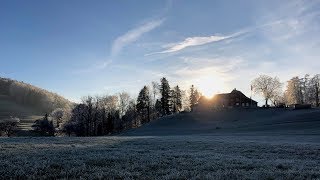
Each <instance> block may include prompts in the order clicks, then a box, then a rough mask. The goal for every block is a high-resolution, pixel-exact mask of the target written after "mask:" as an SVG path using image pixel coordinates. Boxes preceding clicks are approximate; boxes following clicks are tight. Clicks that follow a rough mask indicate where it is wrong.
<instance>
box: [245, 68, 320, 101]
mask: <svg viewBox="0 0 320 180" xmlns="http://www.w3.org/2000/svg"><path fill="white" fill-rule="evenodd" d="M251 87H252V89H253V91H254V92H255V93H257V94H261V95H262V96H263V97H264V99H265V105H264V106H269V104H268V102H269V101H271V102H272V105H274V106H279V105H293V104H310V105H312V106H315V107H319V95H320V74H316V75H314V76H310V75H309V74H306V75H305V76H304V77H299V76H295V77H292V78H291V79H290V80H288V81H287V86H286V87H285V90H283V83H282V82H280V80H279V78H277V77H270V76H267V75H260V76H259V77H258V78H256V79H254V80H253V81H252V84H251Z"/></svg>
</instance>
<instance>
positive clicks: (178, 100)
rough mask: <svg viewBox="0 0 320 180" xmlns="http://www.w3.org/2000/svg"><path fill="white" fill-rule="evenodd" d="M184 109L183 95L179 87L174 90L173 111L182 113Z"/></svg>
mask: <svg viewBox="0 0 320 180" xmlns="http://www.w3.org/2000/svg"><path fill="white" fill-rule="evenodd" d="M181 109H182V94H181V90H180V87H179V86H175V87H174V88H173V90H172V111H173V112H174V113H177V112H180V111H181Z"/></svg>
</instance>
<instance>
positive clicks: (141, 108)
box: [137, 86, 151, 124]
mask: <svg viewBox="0 0 320 180" xmlns="http://www.w3.org/2000/svg"><path fill="white" fill-rule="evenodd" d="M150 105H151V101H150V92H149V88H148V87H147V86H144V87H143V88H142V89H141V91H140V93H139V96H138V98H137V112H138V114H139V115H140V117H141V119H142V122H141V123H142V124H144V123H146V122H149V121H150Z"/></svg>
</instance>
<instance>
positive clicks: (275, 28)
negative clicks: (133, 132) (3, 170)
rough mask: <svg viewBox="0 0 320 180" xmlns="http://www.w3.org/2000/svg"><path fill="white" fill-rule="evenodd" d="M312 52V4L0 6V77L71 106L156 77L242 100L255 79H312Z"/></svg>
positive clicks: (307, 0)
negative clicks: (234, 93)
mask: <svg viewBox="0 0 320 180" xmlns="http://www.w3.org/2000/svg"><path fill="white" fill-rule="evenodd" d="M319 50H320V0H287V1H286V0H283V1H279V0H269V1H265V0H238V1H236V0H199V1H187V0H171V1H169V0H168V1H160V0H159V1H149V0H138V1H126V0H117V1H116V0H114V1H104V0H93V1H88V0H68V1H63V0H56V1H43V0H28V1H20V0H2V1H0V77H7V78H12V79H16V80H19V81H24V82H27V83H30V84H33V85H36V86H39V87H42V88H44V89H48V90H50V91H53V92H56V93H58V94H60V95H62V96H64V97H66V98H68V99H69V100H71V101H75V102H78V101H80V99H81V97H82V96H86V95H88V94H91V95H96V94H114V93H118V92H122V91H127V92H129V93H130V94H131V95H132V96H136V95H137V93H138V92H139V90H140V89H141V88H142V87H143V86H144V85H148V84H151V82H152V81H157V82H159V80H160V78H161V77H166V78H167V79H168V80H169V83H170V85H171V86H175V85H179V86H180V87H182V88H183V89H188V88H189V87H190V86H191V84H194V85H195V86H196V87H198V89H199V90H200V91H201V92H202V93H203V94H204V95H207V96H211V95H213V94H216V93H225V92H230V91H231V90H232V89H234V88H236V89H238V90H241V91H242V92H244V93H245V94H246V95H247V96H250V83H251V81H252V80H253V79H254V78H256V77H258V75H260V74H266V75H270V76H277V77H279V78H280V80H281V81H282V82H283V83H284V86H285V82H286V81H287V80H289V79H290V78H291V77H293V76H303V75H304V74H306V73H308V74H311V75H314V74H316V73H320V71H319V69H320V51H319ZM253 99H256V100H258V101H259V102H262V101H260V100H262V98H261V97H260V96H258V95H253ZM260 105H262V103H260Z"/></svg>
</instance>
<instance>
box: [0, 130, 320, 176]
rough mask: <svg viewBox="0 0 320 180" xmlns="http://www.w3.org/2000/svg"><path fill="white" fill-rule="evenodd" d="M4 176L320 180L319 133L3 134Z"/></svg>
mask: <svg viewBox="0 0 320 180" xmlns="http://www.w3.org/2000/svg"><path fill="white" fill-rule="evenodd" d="M0 144H1V146H0V147H1V148H0V157H1V160H0V177H1V179H8V178H14V179H16V178H19V179H26V178H28V179H35V178H37V179H38V178H59V179H60V178H71V179H79V178H84V179H87V178H90V179H92V178H96V179H101V178H108V179H150V178H152V179H213V178H215V179H319V178H320V143H319V137H318V136H312V135H311V136H295V137H292V136H285V135H282V136H244V135H238V136H201V135H194V136H161V137H160V136H158V137H147V136H144V137H142V136H140V137H95V138H76V137H73V138H1V139H0Z"/></svg>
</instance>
